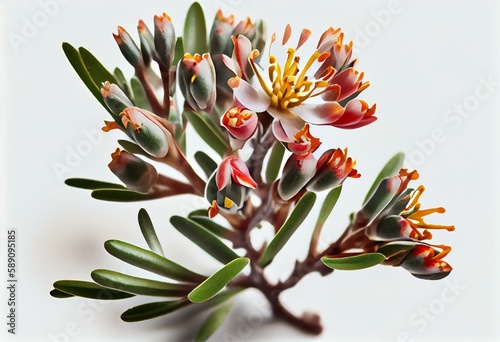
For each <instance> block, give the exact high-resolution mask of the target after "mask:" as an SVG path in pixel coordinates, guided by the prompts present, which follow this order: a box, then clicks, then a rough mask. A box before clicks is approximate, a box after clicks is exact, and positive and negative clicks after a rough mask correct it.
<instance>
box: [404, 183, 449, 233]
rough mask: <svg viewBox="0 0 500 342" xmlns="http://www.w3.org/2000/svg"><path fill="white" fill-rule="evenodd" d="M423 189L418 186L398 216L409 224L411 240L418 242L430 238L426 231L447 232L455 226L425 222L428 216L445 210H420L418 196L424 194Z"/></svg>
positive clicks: (440, 208)
mask: <svg viewBox="0 0 500 342" xmlns="http://www.w3.org/2000/svg"><path fill="white" fill-rule="evenodd" d="M424 190H425V187H424V186H423V185H420V186H419V187H418V188H417V189H416V190H415V191H414V192H413V193H412V194H411V199H410V202H409V203H408V206H407V208H406V209H405V210H404V211H403V212H402V213H401V214H400V215H401V216H402V217H404V218H405V219H406V221H407V222H408V223H409V224H410V226H411V228H412V232H411V234H410V237H411V238H415V239H418V240H427V239H430V238H432V234H431V233H430V232H429V231H428V229H446V230H447V231H453V230H455V226H447V225H441V224H430V223H427V222H425V220H424V217H425V216H427V215H430V214H434V213H438V214H442V213H444V212H445V211H446V210H445V209H444V208H443V207H438V208H431V209H420V206H421V204H420V202H418V200H419V199H420V196H421V195H422V193H423V192H424ZM419 228H420V229H424V231H423V232H420V231H419V230H418V229H419Z"/></svg>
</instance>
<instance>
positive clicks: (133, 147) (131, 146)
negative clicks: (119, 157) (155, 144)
mask: <svg viewBox="0 0 500 342" xmlns="http://www.w3.org/2000/svg"><path fill="white" fill-rule="evenodd" d="M118 144H120V146H121V147H123V149H124V150H125V151H127V152H129V153H132V154H140V155H143V156H145V155H147V153H146V152H145V151H144V150H143V149H142V148H141V147H140V146H139V145H137V144H136V143H133V142H131V141H128V140H121V139H120V140H118Z"/></svg>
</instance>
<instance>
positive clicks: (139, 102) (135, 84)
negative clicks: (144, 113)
mask: <svg viewBox="0 0 500 342" xmlns="http://www.w3.org/2000/svg"><path fill="white" fill-rule="evenodd" d="M130 87H131V88H132V93H133V94H134V95H133V97H132V98H133V102H134V105H135V106H136V107H140V108H142V109H145V110H149V111H150V112H151V111H152V109H151V104H150V103H149V101H148V98H147V96H146V92H145V91H144V88H143V87H142V84H141V81H139V79H138V78H137V77H136V76H134V77H132V79H131V80H130Z"/></svg>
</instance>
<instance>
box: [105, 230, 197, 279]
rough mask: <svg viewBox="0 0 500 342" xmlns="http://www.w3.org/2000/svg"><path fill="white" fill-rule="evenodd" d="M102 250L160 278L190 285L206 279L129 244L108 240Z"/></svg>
mask: <svg viewBox="0 0 500 342" xmlns="http://www.w3.org/2000/svg"><path fill="white" fill-rule="evenodd" d="M104 248H105V249H106V251H108V253H109V254H111V255H112V256H114V257H116V258H118V259H120V260H122V261H125V262H126V263H129V264H131V265H134V266H137V267H140V268H142V269H144V270H147V271H150V272H153V273H156V274H159V275H161V276H164V277H167V278H170V279H175V280H180V281H185V282H192V283H200V282H202V281H204V280H205V279H206V278H207V277H205V276H202V275H199V274H197V273H194V272H192V271H190V270H188V269H186V268H184V267H182V266H180V265H178V264H176V263H175V262H173V261H170V260H169V259H167V258H164V257H162V256H160V255H158V254H156V253H153V252H151V251H148V250H146V249H143V248H140V247H137V246H134V245H131V244H129V243H126V242H123V241H118V240H108V241H106V242H105V243H104Z"/></svg>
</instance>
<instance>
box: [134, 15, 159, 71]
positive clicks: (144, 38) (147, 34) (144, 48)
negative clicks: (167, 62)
mask: <svg viewBox="0 0 500 342" xmlns="http://www.w3.org/2000/svg"><path fill="white" fill-rule="evenodd" d="M137 31H138V33H139V41H140V43H141V55H142V60H143V61H144V65H145V66H149V65H150V64H151V60H152V59H156V56H155V43H154V38H153V35H152V34H151V31H149V28H148V27H147V26H146V24H145V23H144V21H142V20H139V24H138V25H137Z"/></svg>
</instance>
